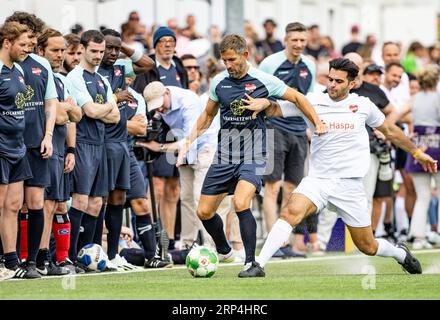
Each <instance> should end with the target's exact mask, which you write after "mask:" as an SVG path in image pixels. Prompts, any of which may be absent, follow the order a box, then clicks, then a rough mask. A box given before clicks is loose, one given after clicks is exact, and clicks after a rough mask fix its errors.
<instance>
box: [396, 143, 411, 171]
mask: <svg viewBox="0 0 440 320" xmlns="http://www.w3.org/2000/svg"><path fill="white" fill-rule="evenodd" d="M407 156H408V154H407V153H406V151H404V150H402V149H400V148H398V147H396V159H395V161H394V162H395V168H396V170H400V169H405V164H406V158H407Z"/></svg>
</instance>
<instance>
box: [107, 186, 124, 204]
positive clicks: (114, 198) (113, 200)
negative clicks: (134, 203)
mask: <svg viewBox="0 0 440 320" xmlns="http://www.w3.org/2000/svg"><path fill="white" fill-rule="evenodd" d="M108 203H110V204H113V205H116V206H120V205H123V204H124V203H125V191H123V190H113V191H112V192H110V195H109V197H108Z"/></svg>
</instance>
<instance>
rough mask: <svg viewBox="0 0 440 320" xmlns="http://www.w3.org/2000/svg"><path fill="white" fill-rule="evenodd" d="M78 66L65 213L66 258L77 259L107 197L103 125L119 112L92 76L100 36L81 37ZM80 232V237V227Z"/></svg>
mask: <svg viewBox="0 0 440 320" xmlns="http://www.w3.org/2000/svg"><path fill="white" fill-rule="evenodd" d="M81 45H82V46H83V47H84V53H83V55H82V56H81V62H80V64H79V65H77V66H76V67H75V69H73V70H72V71H71V72H70V73H69V74H68V75H67V79H68V80H69V82H70V84H71V94H72V96H73V97H74V99H75V100H76V102H77V104H78V106H80V107H81V108H82V110H83V117H82V119H81V121H80V122H79V123H78V124H77V135H76V139H77V143H76V164H75V168H74V170H73V175H72V190H71V192H72V206H71V208H70V210H69V218H70V223H71V241H70V249H69V257H70V259H71V260H72V261H75V260H76V259H77V253H78V247H79V248H82V246H84V245H86V244H88V243H91V242H92V241H93V237H94V233H95V227H96V223H97V217H98V216H99V212H100V210H101V207H102V202H103V197H105V196H107V194H108V183H107V159H106V154H105V145H104V135H105V124H106V123H118V122H119V120H120V114H119V109H118V106H117V104H116V101H115V98H114V97H113V91H112V89H111V86H110V83H109V82H108V81H107V79H105V78H104V77H103V76H101V75H100V74H99V73H97V72H96V67H98V66H99V65H100V64H101V60H102V58H103V56H104V52H105V39H104V36H103V35H102V34H101V32H99V31H96V30H89V31H86V32H84V33H83V34H82V36H81ZM81 226H82V228H83V232H82V233H81V237H80V239H79V241H78V238H79V236H80V227H81Z"/></svg>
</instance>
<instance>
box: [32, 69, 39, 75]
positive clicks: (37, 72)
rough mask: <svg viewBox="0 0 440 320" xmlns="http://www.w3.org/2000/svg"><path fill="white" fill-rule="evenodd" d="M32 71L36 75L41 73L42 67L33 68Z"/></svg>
mask: <svg viewBox="0 0 440 320" xmlns="http://www.w3.org/2000/svg"><path fill="white" fill-rule="evenodd" d="M32 73H33V74H35V75H36V76H39V75H41V69H40V68H32Z"/></svg>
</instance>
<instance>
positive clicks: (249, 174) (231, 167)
mask: <svg viewBox="0 0 440 320" xmlns="http://www.w3.org/2000/svg"><path fill="white" fill-rule="evenodd" d="M265 168H266V164H265V163H264V164H256V163H250V164H245V163H239V164H212V165H211V167H209V170H208V173H207V174H206V177H205V181H204V182H203V187H202V194H204V195H217V194H222V193H227V194H229V195H232V194H234V192H235V188H236V186H237V183H238V181H239V180H245V181H247V182H249V183H252V184H253V185H254V186H255V188H256V189H257V190H256V191H255V193H257V194H258V193H260V190H261V185H262V177H263V175H264V171H265Z"/></svg>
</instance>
